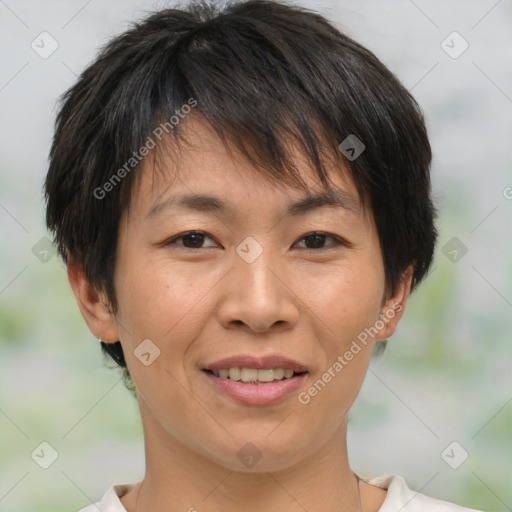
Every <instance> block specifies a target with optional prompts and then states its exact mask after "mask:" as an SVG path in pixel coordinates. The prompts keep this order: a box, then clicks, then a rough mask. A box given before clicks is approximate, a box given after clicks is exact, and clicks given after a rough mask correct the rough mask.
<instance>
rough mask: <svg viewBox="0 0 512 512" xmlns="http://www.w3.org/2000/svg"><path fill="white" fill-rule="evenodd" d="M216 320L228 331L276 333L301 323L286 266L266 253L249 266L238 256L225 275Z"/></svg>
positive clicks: (298, 302) (297, 304)
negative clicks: (224, 284) (224, 283)
mask: <svg viewBox="0 0 512 512" xmlns="http://www.w3.org/2000/svg"><path fill="white" fill-rule="evenodd" d="M225 279H226V280H227V281H226V283H227V285H226V286H225V290H224V293H223V294H222V299H221V301H220V304H219V306H218V308H217V317H218V320H219V322H220V323H221V324H222V326H223V327H224V328H226V329H234V328H236V329H242V330H247V331H248V332H257V333H264V332H267V331H272V332H277V331H281V330H287V329H291V328H293V327H294V326H295V325H296V323H297V322H298V319H299V312H300V308H299V304H300V301H299V299H298V297H297V295H296V294H295V293H294V292H293V285H292V283H290V282H289V281H290V274H289V272H286V269H285V267H284V264H283V263H280V262H278V261H277V258H271V254H270V251H268V250H263V252H262V253H261V254H260V256H259V257H258V258H256V260H254V261H252V262H251V263H248V262H247V261H245V260H244V259H243V258H242V257H240V256H239V255H238V254H235V256H234V263H233V267H232V269H231V271H230V272H228V274H227V275H226V277H225Z"/></svg>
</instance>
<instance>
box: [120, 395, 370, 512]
mask: <svg viewBox="0 0 512 512" xmlns="http://www.w3.org/2000/svg"><path fill="white" fill-rule="evenodd" d="M140 406H141V416H142V418H143V429H144V439H145V453H146V475H145V477H144V480H143V481H142V482H140V483H139V484H138V485H137V486H136V488H135V489H134V490H133V491H131V492H130V493H128V494H127V495H125V496H124V497H123V498H122V499H121V502H122V503H123V505H124V507H125V508H126V510H127V511H128V512H140V511H144V510H151V511H152V512H164V511H165V512H174V511H190V512H194V511H201V512H208V511H211V512H214V511H215V512H216V511H219V510H222V511H223V512H235V511H236V512H239V511H240V510H241V509H242V510H244V511H247V512H256V511H261V510H265V511H266V512H283V510H288V511H297V512H299V511H300V512H304V510H318V509H319V504H321V506H322V507H321V508H322V511H323V512H345V511H346V512H349V511H350V512H355V511H360V510H361V501H360V500H361V496H360V488H359V486H358V483H357V479H356V477H355V475H354V473H353V472H352V470H351V469H350V466H349V462H348V455H347V447H346V433H347V423H346V419H345V420H344V421H343V422H342V423H341V424H340V426H339V427H338V429H337V430H336V431H335V432H334V434H333V435H332V436H331V438H330V439H329V440H328V441H327V442H326V443H325V444H324V445H323V447H322V448H321V449H320V450H317V451H316V452H315V453H314V454H313V455H311V456H310V457H307V458H304V459H302V460H301V461H300V462H299V463H297V464H295V465H293V466H290V467H288V468H286V469H281V470H278V471H268V472H258V473H256V472H239V471H232V470H230V469H227V468H225V467H223V466H222V465H220V464H218V463H216V462H215V461H212V460H211V459H209V458H206V457H203V456H202V455H200V454H198V453H197V452H195V451H193V450H191V449H190V448H189V447H187V446H185V445H184V444H182V443H180V442H179V441H177V440H176V439H175V438H174V437H172V436H171V435H170V434H169V433H168V432H166V431H164V430H163V429H162V428H161V426H160V425H159V424H158V423H157V422H156V421H154V417H153V416H151V415H149V414H145V413H148V411H144V410H143V408H144V405H143V404H140ZM363 502H364V500H363Z"/></svg>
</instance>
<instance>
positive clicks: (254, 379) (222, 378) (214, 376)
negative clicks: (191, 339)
mask: <svg viewBox="0 0 512 512" xmlns="http://www.w3.org/2000/svg"><path fill="white" fill-rule="evenodd" d="M203 371H204V372H205V374H206V376H207V377H208V379H209V381H210V382H211V383H213V384H214V386H215V387H216V389H217V390H219V391H221V392H223V394H226V395H228V396H229V397H231V398H232V399H234V400H235V401H237V402H239V403H243V404H247V405H270V404H273V403H276V402H278V401H280V400H282V399H283V398H285V397H286V396H287V395H289V394H290V393H291V392H292V391H294V390H295V389H297V387H298V386H299V385H300V384H301V382H302V380H303V379H304V378H305V377H306V375H307V374H308V373H309V372H308V371H307V369H306V367H305V366H304V365H302V364H301V363H298V362H297V361H293V360H291V359H288V358H286V357H284V356H280V355H271V356H264V357H254V356H248V355H241V356H234V357H229V358H225V359H222V360H220V361H216V362H215V363H211V364H209V365H207V366H206V367H205V368H203Z"/></svg>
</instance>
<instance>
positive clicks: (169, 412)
mask: <svg viewBox="0 0 512 512" xmlns="http://www.w3.org/2000/svg"><path fill="white" fill-rule="evenodd" d="M181 129H185V130H186V131H187V134H188V136H189V141H190V145H189V146H186V147H184V148H183V150H182V151H181V153H179V167H178V166H177V165H176V154H174V153H172V152H167V153H165V154H161V155H159V164H160V165H161V166H162V169H165V170H166V172H165V173H163V176H162V177H158V178H156V177H155V175H154V172H153V167H152V161H151V158H149V157H148V158H147V159H146V160H145V161H144V166H143V167H142V169H140V170H137V171H134V172H139V171H140V172H141V173H142V174H141V176H140V178H141V179H140V183H139V184H138V186H137V187H136V189H135V192H134V195H133V198H132V201H131V204H130V208H129V212H126V213H125V214H124V215H123V217H122V219H121V223H120V228H119V240H118V247H117V260H116V270H115V275H114V284H115V289H116V293H117V299H118V306H119V307H118V310H117V313H116V314H111V313H110V312H109V311H108V309H107V308H106V307H105V306H104V304H105V303H107V297H106V296H105V295H104V294H102V293H101V292H99V291H97V290H96V289H95V288H94V287H93V286H91V284H90V283H89V282H88V281H87V279H86V278H85V276H84V274H83V271H82V269H81V266H80V264H79V263H78V262H74V261H71V262H70V263H69V265H68V276H69V281H70V284H71V286H72V288H73V291H74V293H75V296H76V298H77V302H78V305H79V307H80V310H81V312H82V315H83V317H84V319H85V321H86V322H87V324H88V326H89V329H90V330H91V332H92V333H93V334H94V335H95V336H96V337H97V338H101V339H102V340H104V341H107V342H114V341H116V340H120V341H121V343H122V346H123V350H124V353H125V357H126V361H127V364H128V368H129V370H130V373H131V375H132V378H133V380H134V382H135V385H136V388H137V394H138V404H139V408H140V413H141V418H142V425H143V430H144V441H145V453H146V475H145V478H144V480H143V481H142V482H141V483H139V484H138V485H137V486H136V487H135V489H134V490H132V491H131V492H129V493H128V494H126V495H125V496H123V497H122V498H121V502H122V503H123V505H124V507H125V508H126V509H127V511H128V512H135V511H143V510H152V511H154V512H159V511H162V512H163V511H165V512H169V511H186V510H190V511H192V510H194V508H195V509H197V510H199V511H201V512H203V511H204V512H207V511H219V510H222V511H223V512H231V511H239V510H241V509H243V510H245V511H248V512H256V511H261V510H265V511H267V512H283V511H284V510H286V511H302V512H303V511H304V510H308V511H310V512H312V511H316V510H322V511H323V512H334V511H336V512H339V511H347V512H348V511H356V510H364V511H365V512H367V511H377V510H378V509H379V508H380V506H381V504H382V502H383V501H384V498H385V496H386V491H385V490H383V489H380V488H377V487H375V486H372V485H369V484H366V483H363V482H361V483H360V484H359V485H358V484H357V481H356V478H355V475H354V473H353V472H352V470H351V468H350V465H349V461H348V456H347V447H346V433H347V412H348V411H349V409H350V407H351V405H352V403H353V402H354V400H355V398H356V396H357V394H358V392H359V390H360V387H361V384H362V382H363V380H364V377H365V375H366V372H367V369H368V365H369V362H370V357H371V353H372V349H373V346H374V343H375V342H376V340H379V339H386V338H388V337H389V336H391V335H392V334H393V332H394V331H395V329H396V326H397V324H398V322H399V320H400V317H401V315H402V313H403V311H404V308H405V304H406V302H407V298H408V295H409V290H410V284H411V275H412V273H411V269H409V270H408V271H407V272H406V273H405V274H404V276H403V279H402V281H401V284H400V285H399V286H398V288H397V291H396V293H395V294H394V295H393V296H387V295H386V294H385V279H384V267H383V262H382V254H381V251H380V245H379V239H378V233H377V230H376V228H375V223H374V220H373V217H372V214H371V212H368V211H366V210H363V209H362V208H361V207H359V208H358V209H356V210H354V211H352V210H348V209H344V208H339V207H336V208H335V207H319V208H315V209H313V210H311V211H309V212H307V213H305V214H303V215H300V216H291V215H286V214H285V207H286V205H287V204H288V203H289V202H290V201H293V200H297V199H299V198H301V197H303V196H304V195H305V192H304V191H302V190H299V189H297V188H291V187H282V186H280V187H278V186H277V185H276V184H271V183H270V182H268V181H266V180H264V179H263V178H262V177H261V175H259V174H258V173H257V172H256V171H255V169H254V168H252V167H251V166H250V164H249V163H247V162H246V161H244V159H243V158H242V157H241V155H237V153H236V152H234V153H232V154H231V155H230V154H228V153H227V152H226V150H225V149H224V147H223V145H222V144H221V143H220V141H219V139H218V138H217V137H216V135H215V134H214V132H213V131H212V130H211V129H209V128H208V127H207V126H206V125H205V124H203V123H201V122H200V121H199V120H198V119H197V118H192V116H190V118H189V119H187V120H186V121H185V122H183V123H182V125H181ZM295 157H296V159H297V162H298V163H299V165H300V168H301V174H302V176H303V178H304V179H305V180H306V182H307V183H308V187H309V190H310V191H321V187H320V186H319V183H318V181H317V179H316V178H315V175H314V173H313V171H312V170H311V169H310V168H309V167H308V166H307V165H306V163H305V161H304V160H301V158H300V155H299V154H298V153H295ZM340 171H341V172H340ZM330 176H331V179H332V182H333V183H334V184H335V185H336V187H338V188H339V189H342V190H344V191H345V192H346V193H348V194H350V195H352V196H353V197H354V198H355V199H356V200H357V193H356V189H355V187H354V185H353V183H352V182H351V180H350V179H349V178H348V174H347V173H346V172H344V171H343V170H342V169H340V168H339V166H338V168H337V169H336V168H334V167H332V168H331V169H330ZM190 192H195V193H208V194H210V195H214V196H217V197H219V198H220V199H222V200H225V201H226V202H229V203H230V204H231V205H232V207H233V209H234V210H235V212H236V213H235V215H228V216H224V215H221V214H220V213H219V212H214V213H212V212H199V211H194V210H187V209H180V210H177V209H176V210H175V209H172V208H167V209H166V208H162V209H160V210H159V211H158V212H157V213H155V214H154V215H153V216H149V217H146V214H147V212H148V211H149V210H150V209H151V208H152V206H153V205H154V204H155V203H156V202H159V201H162V200H164V199H166V198H168V197H170V196H171V195H174V194H179V193H190ZM191 230H199V231H203V232H205V234H206V235H205V237H204V238H203V239H202V240H201V238H199V240H198V239H197V238H196V239H194V238H192V239H190V237H188V238H185V239H179V240H177V241H175V243H174V245H163V244H162V242H164V241H165V240H166V239H170V238H172V237H174V236H176V235H180V234H183V233H184V232H187V231H191ZM311 232H323V233H327V234H329V235H331V236H332V235H333V236H335V237H339V238H340V239H342V240H346V241H348V244H347V245H344V244H336V243H335V238H330V237H329V236H328V237H326V238H325V239H323V240H322V239H321V240H320V241H319V242H318V241H317V242H316V243H317V245H315V240H311V238H307V237H306V238H304V237H305V235H309V234H311ZM248 236H251V237H253V238H254V239H255V240H257V242H258V243H259V244H260V246H261V247H262V248H263V252H262V254H261V255H260V256H259V257H258V258H257V259H256V260H255V261H253V262H252V263H247V262H246V261H245V260H244V259H242V258H241V257H240V256H239V255H238V254H237V252H236V247H237V246H238V245H239V244H240V243H241V242H242V241H243V240H244V239H245V238H246V237H248ZM187 244H188V247H187V246H186V245H187ZM391 310H393V311H394V315H393V317H392V318H391V319H390V320H388V321H387V322H385V324H384V327H383V328H382V329H381V330H380V331H379V332H378V334H377V335H376V336H375V338H371V339H369V342H368V343H367V345H366V347H365V346H362V345H361V347H362V350H361V351H360V352H359V353H358V354H357V355H355V356H354V357H353V359H352V360H351V361H350V362H349V363H348V364H347V365H346V366H345V367H344V368H343V370H342V371H341V372H339V373H337V374H336V376H335V377H334V378H333V379H332V380H331V381H330V382H329V383H328V384H327V385H326V386H325V387H324V389H323V390H322V391H321V392H319V393H318V394H317V395H316V396H314V397H312V398H311V400H310V402H309V403H307V404H302V403H300V402H299V400H298V393H299V392H301V391H307V389H308V388H309V387H310V386H311V385H312V383H314V382H315V381H317V379H319V378H320V377H321V376H322V374H323V373H324V372H325V371H326V370H327V369H328V368H329V367H332V365H333V363H334V362H335V361H336V359H337V357H338V356H340V355H343V354H344V353H345V352H346V351H347V350H348V349H349V348H350V346H351V345H352V343H353V341H354V340H356V339H357V336H358V334H359V333H361V332H362V331H364V329H365V328H367V327H370V326H373V325H375V322H376V321H377V320H379V318H380V315H382V314H385V313H386V312H388V316H389V311H391ZM145 339H150V340H151V341H152V342H153V343H154V344H155V345H156V346H157V347H158V348H159V350H160V356H159V357H157V358H156V359H155V360H154V361H153V362H152V363H151V364H150V365H149V366H145V365H144V364H142V363H141V361H140V360H139V359H138V358H137V357H136V356H135V355H134V350H135V349H136V348H137V347H138V345H139V344H140V343H141V342H142V340H145ZM271 353H272V354H274V353H279V354H283V355H285V356H287V357H289V358H291V359H295V360H297V361H299V362H302V363H303V364H305V365H306V366H307V367H308V371H309V374H308V375H307V377H306V379H305V380H304V382H303V383H302V385H301V387H300V389H299V390H298V391H297V392H294V393H292V394H291V395H289V396H288V397H287V398H286V399H284V400H282V401H281V402H279V403H276V404H273V405H264V406H262V405H258V406H250V405H243V404H239V403H237V402H235V401H233V400H232V399H230V398H229V397H227V396H226V395H224V394H221V393H220V392H219V391H217V390H216V388H215V387H214V386H213V385H212V384H211V383H210V382H209V380H208V379H207V378H205V375H204V373H203V372H202V371H201V370H200V368H202V367H204V366H205V365H206V364H207V363H211V362H213V361H216V360H219V359H222V358H224V357H228V356H232V355H236V354H253V355H266V354H271ZM248 442H250V443H252V444H253V445H255V446H256V448H257V450H258V451H259V453H260V454H261V459H260V460H259V461H258V462H257V463H256V464H255V465H254V466H252V467H250V468H249V467H246V466H245V465H244V464H243V463H242V462H241V460H240V459H239V458H238V456H237V453H238V452H239V450H241V449H242V447H244V445H246V443H248ZM359 500H361V507H360V504H359Z"/></svg>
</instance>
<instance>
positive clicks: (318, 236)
mask: <svg viewBox="0 0 512 512" xmlns="http://www.w3.org/2000/svg"><path fill="white" fill-rule="evenodd" d="M326 238H330V239H332V240H334V243H333V244H329V245H328V246H327V247H324V246H323V245H324V243H325V240H326ZM300 240H306V241H308V242H306V246H308V245H309V247H305V249H311V250H318V249H320V250H321V249H329V248H333V247H337V246H340V245H347V246H348V243H347V242H345V241H344V240H341V239H340V238H338V237H336V236H334V235H329V234H328V233H323V232H320V231H315V232H314V233H309V234H307V235H304V236H303V237H302V238H301V239H300Z"/></svg>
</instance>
